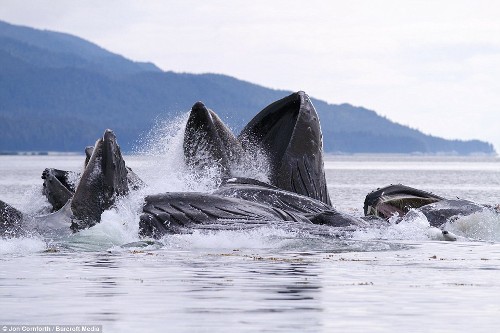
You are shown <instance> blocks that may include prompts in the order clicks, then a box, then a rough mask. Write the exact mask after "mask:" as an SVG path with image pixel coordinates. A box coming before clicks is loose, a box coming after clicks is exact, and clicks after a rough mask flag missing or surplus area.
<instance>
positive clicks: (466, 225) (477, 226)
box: [444, 209, 500, 242]
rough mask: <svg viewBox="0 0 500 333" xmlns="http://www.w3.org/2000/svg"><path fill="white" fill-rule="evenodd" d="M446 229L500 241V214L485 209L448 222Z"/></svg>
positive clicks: (471, 237)
mask: <svg viewBox="0 0 500 333" xmlns="http://www.w3.org/2000/svg"><path fill="white" fill-rule="evenodd" d="M444 229H445V230H449V231H451V232H453V233H454V234H456V235H458V236H461V237H466V238H469V239H473V240H481V241H489V242H500V215H499V214H498V213H496V212H494V211H492V210H489V209H485V210H483V211H480V212H476V213H474V214H471V215H468V216H461V217H459V218H458V219H456V220H455V221H453V222H448V223H446V224H445V225H444Z"/></svg>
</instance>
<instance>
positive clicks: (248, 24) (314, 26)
mask: <svg viewBox="0 0 500 333" xmlns="http://www.w3.org/2000/svg"><path fill="white" fill-rule="evenodd" d="M0 19H1V20H5V21H7V22H10V23H14V24H22V25H28V26H32V27H35V28H42V29H49V30H56V31H61V32H67V33H71V34H74V35H77V36H79V37H82V38H85V39H87V40H90V41H92V42H94V43H97V44H98V45H100V46H102V47H104V48H106V49H107V50H110V51H112V52H115V53H119V54H122V55H124V56H125V57H127V58H130V59H132V60H140V61H151V62H153V63H155V64H156V65H157V66H159V67H160V68H162V69H163V70H173V71H177V72H191V73H206V72H213V73H222V74H227V75H231V76H234V77H237V78H239V79H243V80H246V81H250V82H253V83H257V84H261V85H264V86H266V87H271V88H279V89H287V90H304V91H306V92H307V93H308V94H309V95H311V96H313V97H316V98H320V99H323V100H325V101H327V102H330V103H344V102H346V103H351V104H354V105H358V106H364V107H367V108H370V109H373V110H375V111H377V112H378V113H379V114H381V115H384V116H387V117H388V118H390V119H391V120H394V121H397V122H399V123H402V124H405V125H409V126H411V127H413V128H417V129H419V130H421V131H423V132H424V133H427V134H433V135H437V136H443V137H445V138H459V139H471V138H478V139H483V140H488V141H490V142H492V143H493V144H494V145H495V147H496V149H497V151H498V152H500V1H481V0H474V1H460V0H453V1H439V0H435V1H430V0H429V1H407V0H397V1H396V0H394V1H389V0H378V1H369V0H367V1H353V0H349V1H345V0H342V1H327V0H324V1H316V0H307V1H305V0H304V1H293V0H286V1H282V0H279V1H274V0H264V1H262V0H251V1H248V0H247V1H240V0H228V1H210V0H205V1H190V0H183V1H152V0H140V1H132V0H122V1H115V0H105V1H104V0H95V1H93V0H91V1H77V0H72V1H67V0H50V1H48V0H28V1H23V0H0ZM256 111H257V110H256ZM331 126H335V124H331Z"/></svg>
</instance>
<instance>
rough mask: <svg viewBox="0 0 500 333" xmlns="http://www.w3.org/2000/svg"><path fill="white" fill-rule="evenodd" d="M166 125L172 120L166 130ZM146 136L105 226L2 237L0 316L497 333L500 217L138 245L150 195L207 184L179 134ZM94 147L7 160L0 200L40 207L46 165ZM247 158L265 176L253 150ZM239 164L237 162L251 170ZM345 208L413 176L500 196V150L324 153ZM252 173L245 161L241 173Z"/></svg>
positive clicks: (116, 328)
mask: <svg viewBox="0 0 500 333" xmlns="http://www.w3.org/2000/svg"><path fill="white" fill-rule="evenodd" d="M162 130H165V131H166V132H168V130H167V129H165V128H162ZM170 131H171V132H172V133H174V134H171V135H167V134H168V133H167V134H165V135H163V136H161V137H162V138H166V139H165V141H164V142H163V141H162V142H160V141H151V140H150V141H148V144H147V145H145V148H144V149H143V150H142V151H139V152H138V154H135V155H130V156H125V160H126V162H127V165H129V166H131V167H132V168H133V169H134V171H135V172H136V173H137V174H138V175H139V176H140V177H141V178H143V180H145V181H146V182H147V183H148V184H150V186H149V187H148V188H147V189H145V190H143V191H141V192H138V193H132V194H131V195H130V196H129V197H127V198H124V199H122V200H120V201H119V202H118V203H117V205H116V207H115V208H114V209H111V210H109V211H106V212H104V213H103V216H102V222H101V223H100V224H98V225H97V226H95V227H93V228H91V229H88V230H85V231H82V232H80V233H78V234H74V235H71V236H69V237H66V238H64V239H43V238H40V237H36V236H33V237H29V238H22V239H11V240H0V327H1V326H2V325H4V324H20V325H28V324H31V325H68V324H73V325H90V324H95V325H103V331H104V332H333V331H340V332H401V331H403V332H495V331H497V330H498V327H499V325H500V219H499V218H498V217H497V216H494V215H489V214H487V213H482V214H476V215H474V216H470V217H466V218H461V219H459V220H458V221H456V222H455V223H454V224H453V225H449V226H447V229H448V230H450V231H452V232H453V233H454V234H456V235H457V236H458V241H456V242H446V241H443V240H442V239H441V237H440V233H439V231H438V230H436V229H433V228H430V227H429V224H428V222H427V221H426V220H425V218H421V217H420V218H419V217H417V218H415V219H414V220H411V221H405V222H404V223H401V224H398V225H392V226H389V227H386V228H382V229H376V228H374V229H368V230H358V231H355V232H353V233H352V234H351V235H348V236H346V237H344V238H336V237H327V236H318V235H315V234H309V233H307V232H303V231H301V229H300V227H297V226H287V225H279V224H276V225H270V226H267V227H263V228H259V229H253V230H244V231H220V232H194V233H193V234H189V235H172V236H167V237H165V238H163V239H162V240H161V244H153V245H149V246H147V247H140V246H135V247H122V245H124V244H127V243H131V242H137V241H139V240H140V239H139V238H138V237H137V229H138V216H139V214H140V209H141V205H142V198H143V197H144V195H146V194H148V193H158V192H164V191H209V190H210V189H212V188H214V187H215V186H217V180H216V179H214V177H213V174H212V173H211V172H212V171H211V170H207V173H206V174H205V175H202V176H199V175H197V176H196V175H191V174H189V173H188V172H187V171H186V170H185V168H184V166H183V162H182V152H181V150H180V149H181V148H180V144H179V142H180V141H179V140H180V139H179V138H180V136H179V135H177V134H176V133H177V132H176V131H175V128H174V129H170ZM83 160H84V157H83V156H80V155H76V156H60V155H48V156H0V200H3V201H6V202H8V203H10V204H12V205H13V206H15V207H18V208H19V209H20V210H22V211H23V212H27V213H30V214H37V213H40V212H44V210H46V209H47V207H48V204H47V202H46V200H45V199H44V198H43V196H42V195H41V188H42V186H41V184H42V180H41V179H40V175H41V172H42V171H43V169H44V168H46V167H54V168H60V169H65V170H74V171H78V170H81V168H82V165H83ZM252 163H255V165H254V166H253V167H252V168H248V169H251V170H252V171H251V172H253V173H254V174H253V175H250V176H254V177H257V178H261V179H262V178H265V165H264V164H259V163H260V162H259V161H258V160H254V161H253V162H252ZM244 169H245V168H243V170H242V172H243V173H244V172H245V170H244ZM325 169H326V174H327V179H328V188H329V191H330V194H331V197H332V201H333V203H334V205H335V206H336V208H337V209H339V210H341V211H345V212H349V213H351V214H355V215H362V208H363V200H364V197H365V196H366V194H367V193H368V192H369V191H371V190H374V189H376V188H377V187H382V186H385V185H388V184H391V183H403V184H406V185H409V186H414V187H417V188H420V189H423V190H428V191H432V192H435V193H436V194H439V195H442V196H447V197H460V198H464V199H470V200H472V201H476V202H480V203H485V204H493V205H497V204H499V203H500V195H499V194H500V160H499V158H497V157H453V156H452V157H449V156H403V155H401V156H400V155H393V156H377V155H373V156H370V155H359V156H358V155H355V156H327V157H326V159H325ZM246 172H250V171H248V170H247V171H246Z"/></svg>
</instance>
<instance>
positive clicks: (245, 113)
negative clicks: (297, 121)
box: [0, 22, 494, 154]
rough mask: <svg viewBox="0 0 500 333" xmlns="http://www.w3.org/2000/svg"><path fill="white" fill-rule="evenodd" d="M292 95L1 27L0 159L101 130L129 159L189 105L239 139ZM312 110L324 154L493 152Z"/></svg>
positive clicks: (60, 145) (347, 109) (345, 111)
mask: <svg viewBox="0 0 500 333" xmlns="http://www.w3.org/2000/svg"><path fill="white" fill-rule="evenodd" d="M306 92H307V91H306ZM290 93H291V92H289V91H280V90H273V89H268V88H265V87H262V86H259V85H255V84H252V83H249V82H245V81H241V80H238V79H235V78H233V77H229V76H225V75H218V74H186V73H174V72H170V71H169V72H164V71H162V70H160V69H159V68H158V67H156V66H155V65H154V64H151V63H141V62H133V61H130V60H128V59H126V58H124V57H122V56H120V55H117V54H113V53H111V52H108V51H106V50H104V49H102V48H100V47H99V46H97V45H95V44H92V43H90V42H88V41H85V40H83V39H80V38H78V37H75V36H71V35H68V34H64V33H58V32H51V31H45V30H36V29H32V28H28V27H21V26H14V25H11V24H8V23H5V22H0V151H24V150H29V151H82V149H83V147H85V146H87V145H91V144H93V143H94V141H95V140H96V138H98V137H99V136H100V135H102V133H103V131H104V129H106V128H111V129H113V130H114V131H115V132H116V134H117V136H118V139H119V142H120V145H121V146H122V148H123V149H124V150H130V149H131V148H132V147H133V145H134V144H135V143H136V141H137V139H138V138H139V137H140V135H141V134H144V133H146V132H147V131H148V130H149V129H150V128H151V127H152V126H153V124H154V122H155V121H156V120H160V119H168V118H172V117H173V116H175V115H179V114H181V113H184V112H187V111H188V110H189V109H190V107H191V106H192V105H193V104H194V103H195V102H196V101H203V102H204V103H205V104H206V105H207V106H208V107H209V108H211V109H213V110H214V111H215V112H217V113H218V114H219V115H220V116H221V118H222V119H223V120H224V121H225V122H227V124H228V125H229V126H230V127H231V128H233V129H234V130H235V132H238V131H239V130H240V129H241V128H242V127H243V126H244V125H245V124H246V123H247V122H248V121H249V120H250V119H251V118H252V117H253V116H254V115H255V114H256V113H257V112H258V111H260V110H261V109H262V108H263V107H265V106H266V105H268V104H269V103H271V102H273V101H274V100H277V99H280V98H282V97H284V96H286V95H288V94H290ZM313 103H314V105H315V107H316V109H317V111H318V113H319V116H320V120H321V124H322V128H323V135H324V147H325V150H326V151H327V152H345V153H361V152H364V153H412V152H422V153H437V152H448V153H451V152H454V153H458V154H470V153H476V152H481V153H493V152H494V150H493V146H492V145H491V144H489V143H486V142H482V141H478V140H473V141H459V140H455V141H450V140H444V139H441V138H437V137H433V136H428V135H424V134H423V133H422V132H420V131H417V130H414V129H410V128H408V127H406V126H402V125H399V124H397V123H394V122H392V121H390V120H388V119H386V118H384V117H380V116H379V115H377V114H376V113H375V112H374V111H371V110H367V109H364V108H361V107H354V106H352V105H349V104H341V105H335V104H328V103H326V102H324V101H320V100H317V99H314V98H313Z"/></svg>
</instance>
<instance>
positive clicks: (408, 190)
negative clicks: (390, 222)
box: [364, 184, 491, 227]
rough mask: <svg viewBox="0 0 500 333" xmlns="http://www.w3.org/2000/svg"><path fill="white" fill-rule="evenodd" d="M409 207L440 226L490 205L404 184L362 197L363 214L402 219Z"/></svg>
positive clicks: (488, 208)
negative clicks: (452, 197) (451, 197)
mask: <svg viewBox="0 0 500 333" xmlns="http://www.w3.org/2000/svg"><path fill="white" fill-rule="evenodd" d="M410 210H416V211H417V212H421V213H422V214H424V215H425V217H426V218H427V220H428V221H429V224H430V225H431V226H433V227H442V226H443V225H444V224H445V223H447V222H453V221H454V220H455V219H456V218H458V217H460V216H468V215H471V214H474V213H477V212H480V211H484V210H491V208H490V207H487V206H484V205H480V204H477V203H474V202H471V201H468V200H462V199H445V198H443V197H440V196H437V195H435V194H432V193H430V192H426V191H422V190H418V189H415V188H412V187H408V186H405V185H401V184H399V185H389V186H386V187H383V188H381V189H378V190H376V191H373V192H371V193H369V194H368V195H367V196H366V198H365V204H364V212H365V215H366V216H370V215H372V216H378V217H382V218H384V219H389V218H391V217H393V216H395V217H399V218H402V217H403V216H405V215H406V214H407V213H408V212H409V211H410Z"/></svg>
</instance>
